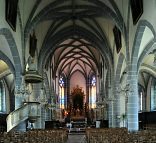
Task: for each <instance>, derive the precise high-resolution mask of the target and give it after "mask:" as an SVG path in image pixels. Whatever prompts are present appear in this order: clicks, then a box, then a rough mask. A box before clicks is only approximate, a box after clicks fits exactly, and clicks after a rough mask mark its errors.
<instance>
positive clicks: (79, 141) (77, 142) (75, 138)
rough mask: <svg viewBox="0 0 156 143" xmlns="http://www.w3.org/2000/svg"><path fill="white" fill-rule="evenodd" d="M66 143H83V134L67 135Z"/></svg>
mask: <svg viewBox="0 0 156 143" xmlns="http://www.w3.org/2000/svg"><path fill="white" fill-rule="evenodd" d="M67 143H85V134H82V133H80V134H79V133H71V134H68V140H67Z"/></svg>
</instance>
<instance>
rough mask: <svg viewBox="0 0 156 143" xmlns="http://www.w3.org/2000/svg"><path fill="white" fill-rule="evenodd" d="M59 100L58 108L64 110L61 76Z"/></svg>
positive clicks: (61, 79)
mask: <svg viewBox="0 0 156 143" xmlns="http://www.w3.org/2000/svg"><path fill="white" fill-rule="evenodd" d="M59 99H60V101H59V104H60V108H61V109H64V80H63V77H62V76H61V77H60V79H59Z"/></svg>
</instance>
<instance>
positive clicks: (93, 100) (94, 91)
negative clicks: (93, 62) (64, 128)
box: [90, 75, 96, 108]
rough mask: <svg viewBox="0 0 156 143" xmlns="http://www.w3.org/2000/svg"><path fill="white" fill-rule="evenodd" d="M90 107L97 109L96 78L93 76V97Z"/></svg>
mask: <svg viewBox="0 0 156 143" xmlns="http://www.w3.org/2000/svg"><path fill="white" fill-rule="evenodd" d="M90 107H91V108H95V107H96V78H95V76H94V75H93V76H92V78H91V96H90Z"/></svg>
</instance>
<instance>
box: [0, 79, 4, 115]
mask: <svg viewBox="0 0 156 143" xmlns="http://www.w3.org/2000/svg"><path fill="white" fill-rule="evenodd" d="M0 112H5V86H4V82H3V81H2V80H1V81H0Z"/></svg>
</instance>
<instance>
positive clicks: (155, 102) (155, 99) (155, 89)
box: [151, 79, 156, 111]
mask: <svg viewBox="0 0 156 143" xmlns="http://www.w3.org/2000/svg"><path fill="white" fill-rule="evenodd" d="M153 110H156V80H155V79H153V80H152V84H151V111H153Z"/></svg>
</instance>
